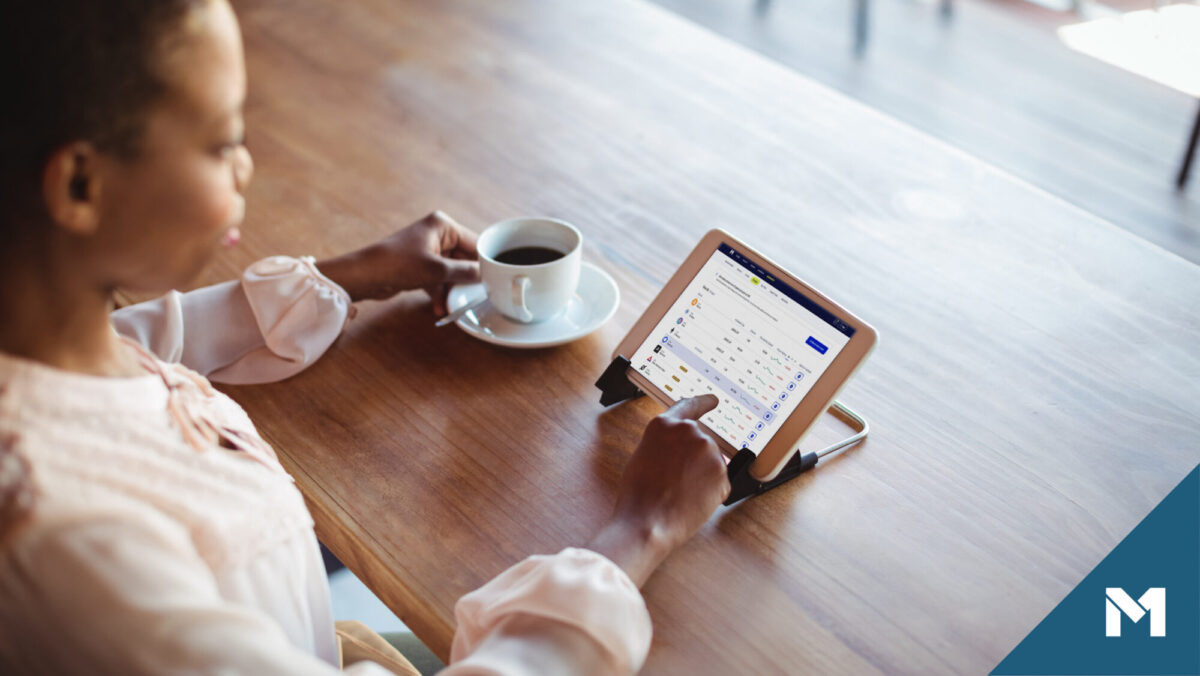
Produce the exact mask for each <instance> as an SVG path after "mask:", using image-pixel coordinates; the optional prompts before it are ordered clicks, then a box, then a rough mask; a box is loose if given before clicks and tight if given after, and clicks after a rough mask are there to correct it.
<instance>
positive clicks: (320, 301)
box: [209, 256, 353, 385]
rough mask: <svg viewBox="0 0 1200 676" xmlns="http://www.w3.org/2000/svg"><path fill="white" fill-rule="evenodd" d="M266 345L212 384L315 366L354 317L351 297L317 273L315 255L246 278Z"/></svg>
mask: <svg viewBox="0 0 1200 676" xmlns="http://www.w3.org/2000/svg"><path fill="white" fill-rule="evenodd" d="M241 288H242V292H243V293H244V294H245V296H246V300H247V301H248V302H249V304H250V310H251V312H252V313H253V315H254V321H255V323H257V325H258V330H259V332H260V333H261V334H262V337H263V343H264V344H263V346H262V347H259V348H257V349H255V350H252V351H250V352H249V353H247V354H245V355H243V356H242V357H240V358H239V359H237V360H236V361H234V362H233V363H231V364H229V365H228V366H225V367H224V368H221V369H219V370H217V371H214V372H213V373H212V374H211V375H210V376H209V377H210V379H212V380H214V381H217V382H222V383H229V384H234V385H242V384H249V383H264V382H275V381H278V380H283V379H284V378H288V377H291V376H293V375H295V374H297V373H299V372H300V371H302V370H304V369H305V368H306V367H307V366H309V365H310V364H312V363H313V362H315V361H316V360H317V359H318V358H319V357H320V356H321V355H322V354H324V353H325V351H326V350H327V349H329V346H330V345H332V344H333V341H335V340H337V337H338V336H339V335H341V333H342V329H343V328H344V327H345V325H346V322H347V321H348V320H349V318H350V317H351V316H352V314H353V313H352V306H351V301H350V295H349V294H347V293H346V291H345V290H344V289H342V287H340V286H338V285H337V283H336V282H334V281H333V280H331V279H329V278H328V277H326V276H325V275H324V274H322V273H321V271H320V270H318V269H317V266H316V263H315V262H314V260H313V257H312V256H302V257H300V258H291V257H289V256H272V257H270V258H264V259H263V260H260V261H258V262H257V263H254V264H253V265H251V266H250V267H249V268H246V271H245V272H244V273H243V274H242V279H241Z"/></svg>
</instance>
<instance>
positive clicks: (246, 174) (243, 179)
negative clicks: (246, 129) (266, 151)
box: [233, 146, 254, 193]
mask: <svg viewBox="0 0 1200 676" xmlns="http://www.w3.org/2000/svg"><path fill="white" fill-rule="evenodd" d="M253 177H254V159H253V158H251V157H250V150H249V149H247V148H246V146H238V147H237V148H235V149H234V151H233V185H234V187H235V188H237V191H238V192H240V193H244V192H246V188H247V187H248V186H249V185H250V179H251V178H253Z"/></svg>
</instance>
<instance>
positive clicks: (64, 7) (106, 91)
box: [0, 0, 207, 234]
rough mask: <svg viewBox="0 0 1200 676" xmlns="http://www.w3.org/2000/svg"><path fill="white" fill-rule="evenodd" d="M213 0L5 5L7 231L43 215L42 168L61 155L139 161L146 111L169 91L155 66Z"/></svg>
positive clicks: (0, 50)
mask: <svg viewBox="0 0 1200 676" xmlns="http://www.w3.org/2000/svg"><path fill="white" fill-rule="evenodd" d="M206 3H207V0H5V2H3V3H2V4H3V7H2V8H0V64H3V65H2V66H0V68H2V69H3V70H4V75H3V77H0V82H3V83H4V91H3V92H0V113H2V114H0V120H3V121H4V122H3V125H0V200H2V201H0V212H3V213H4V215H3V216H0V219H3V221H0V224H3V227H0V234H14V233H13V232H12V227H11V226H12V224H13V219H14V218H22V219H28V218H30V217H31V216H33V217H36V216H37V215H39V214H44V211H43V210H42V209H41V206H42V197H41V194H42V192H41V175H42V170H43V168H44V166H45V162H46V160H47V159H48V158H49V157H50V155H51V153H53V152H54V151H55V150H57V149H58V148H61V147H62V146H64V145H66V144H68V143H71V142H74V141H89V142H91V143H93V144H95V145H96V147H97V148H98V149H100V150H101V151H104V152H111V153H115V154H117V155H118V156H120V157H123V158H127V159H128V158H134V157H136V156H137V154H138V152H139V141H140V139H141V136H142V131H143V128H144V122H145V118H146V113H147V111H148V110H149V108H150V107H151V106H152V105H153V104H154V103H155V102H157V101H158V100H159V99H160V98H161V97H162V96H163V94H164V93H165V92H166V91H167V86H166V83H165V82H164V81H163V79H162V76H161V73H160V71H159V68H158V67H157V65H156V64H157V62H158V61H159V59H160V57H161V55H162V54H163V53H164V51H165V49H167V45H168V40H169V38H170V37H172V36H173V34H174V31H177V30H178V29H179V27H180V25H181V23H182V20H183V18H184V17H185V16H186V15H187V13H188V12H189V10H191V9H193V8H196V7H201V6H203V5H205V4H206ZM31 209H32V211H31ZM39 220H40V219H39Z"/></svg>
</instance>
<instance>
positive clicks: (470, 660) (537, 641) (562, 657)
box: [442, 548, 651, 676]
mask: <svg viewBox="0 0 1200 676" xmlns="http://www.w3.org/2000/svg"><path fill="white" fill-rule="evenodd" d="M454 614H455V618H456V620H457V623H458V629H457V632H456V633H455V635H454V643H453V646H452V648H451V652H450V660H451V667H450V668H449V669H447V670H446V671H444V672H442V673H445V674H447V676H451V675H454V676H458V675H460V674H508V675H514V676H515V675H518V674H546V673H553V674H591V673H597V674H629V673H635V672H637V671H638V670H640V669H641V667H642V664H643V663H644V662H645V660H646V654H647V653H648V652H649V650H650V638H651V625H650V613H649V612H648V611H647V610H646V604H645V602H644V601H643V600H642V595H641V593H640V592H638V589H637V586H636V585H634V583H633V581H632V580H630V579H629V577H628V576H627V575H626V574H625V572H624V571H622V570H621V569H620V568H619V567H617V565H616V564H614V563H612V562H611V561H609V560H608V559H606V558H604V557H603V556H601V555H600V554H597V553H595V552H592V551H589V550H586V549H573V548H569V549H564V550H563V551H562V552H559V553H558V554H557V555H555V556H531V557H529V558H528V559H525V560H524V561H522V562H521V563H518V564H517V565H515V566H513V567H511V568H509V569H508V570H506V571H505V572H503V573H501V574H500V575H499V576H497V577H496V578H495V579H493V580H492V581H490V582H488V583H487V584H486V585H484V586H483V587H481V588H479V589H477V590H476V591H474V592H471V593H470V594H467V595H466V596H464V597H462V598H461V599H460V600H459V601H458V604H457V605H456V606H455V609H454ZM518 619H519V620H521V622H520V624H521V629H516V630H514V629H513V626H514V625H513V621H514V620H518ZM547 630H552V631H547ZM555 644H557V645H555Z"/></svg>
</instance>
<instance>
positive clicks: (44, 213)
mask: <svg viewBox="0 0 1200 676" xmlns="http://www.w3.org/2000/svg"><path fill="white" fill-rule="evenodd" d="M6 5H7V7H6V8H5V9H4V10H0V12H3V13H4V14H10V15H11V16H6V17H4V18H3V19H2V20H0V24H2V25H3V26H4V28H0V52H3V53H5V62H6V63H7V64H9V65H8V67H9V68H15V69H17V70H16V72H14V73H12V74H11V75H10V76H6V78H5V80H6V82H10V83H13V88H12V89H10V90H9V92H8V93H7V94H6V96H4V97H3V98H4V102H3V103H0V106H2V107H3V109H4V116H3V119H4V120H5V121H6V122H5V127H4V128H3V129H0V138H2V142H3V146H2V149H0V194H2V195H3V198H4V202H3V204H0V219H3V220H2V221H0V223H2V224H3V225H2V226H0V227H2V228H3V230H2V231H0V232H2V234H3V236H4V239H5V240H6V248H9V247H10V246H11V250H12V252H13V253H17V254H18V255H20V252H21V250H22V249H29V250H31V251H33V250H36V251H39V252H50V255H53V256H55V257H56V258H57V259H59V260H65V261H67V262H69V263H70V264H71V265H72V267H73V269H74V270H75V271H76V272H77V273H78V274H79V275H81V277H82V278H84V279H86V280H88V283H94V284H98V285H103V286H105V287H106V288H109V287H117V286H120V287H125V288H129V289H134V290H140V291H162V290H165V289H168V288H171V287H173V286H177V285H180V284H182V283H184V282H186V281H187V280H188V279H190V278H191V277H192V276H194V275H195V274H196V273H197V272H199V270H200V269H201V268H202V267H203V266H204V264H205V263H206V262H207V261H208V260H209V259H210V258H211V256H212V254H213V252H214V251H215V250H216V249H217V248H218V246H219V245H220V243H221V241H222V239H224V238H227V237H228V235H229V234H230V232H231V231H232V230H233V229H235V228H236V227H237V225H238V224H240V222H241V217H242V213H243V210H244V201H243V198H242V191H243V190H244V188H245V186H246V184H247V183H248V181H249V178H250V172H251V167H250V160H249V155H248V153H246V151H245V148H244V146H243V145H242V140H243V133H244V131H243V128H242V115H241V106H242V102H243V100H244V98H245V90H246V82H245V67H244V63H243V57H242V47H241V38H240V35H239V31H238V25H237V20H236V19H235V17H234V15H233V11H232V9H231V8H230V7H229V5H228V3H227V2H226V0H105V1H104V2H96V1H95V0H33V1H32V2H29V1H22V2H14V3H6ZM14 5H16V7H14Z"/></svg>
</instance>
